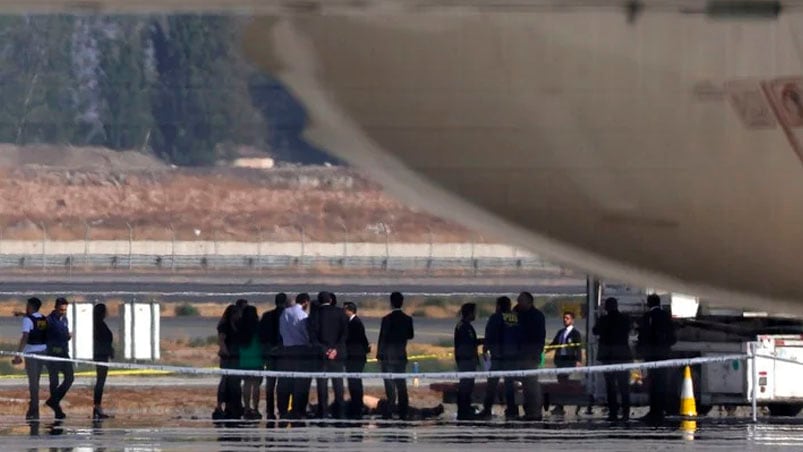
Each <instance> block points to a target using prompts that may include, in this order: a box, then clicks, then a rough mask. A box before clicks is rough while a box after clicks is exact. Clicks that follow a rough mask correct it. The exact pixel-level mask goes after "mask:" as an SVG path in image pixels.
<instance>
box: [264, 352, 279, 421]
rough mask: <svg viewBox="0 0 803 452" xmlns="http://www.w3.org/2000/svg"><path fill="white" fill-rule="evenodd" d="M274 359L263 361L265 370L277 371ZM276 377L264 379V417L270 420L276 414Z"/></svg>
mask: <svg viewBox="0 0 803 452" xmlns="http://www.w3.org/2000/svg"><path fill="white" fill-rule="evenodd" d="M276 364H277V361H276V359H275V358H268V359H266V360H265V369H267V370H278V367H277V366H276ZM276 380H277V378H276V377H265V417H266V418H267V419H270V418H271V416H275V415H276V414H275V413H276Z"/></svg>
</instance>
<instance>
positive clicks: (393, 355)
mask: <svg viewBox="0 0 803 452" xmlns="http://www.w3.org/2000/svg"><path fill="white" fill-rule="evenodd" d="M413 335H414V333H413V318H412V317H410V316H409V315H407V314H405V313H404V312H402V311H401V309H394V310H393V311H392V312H391V313H390V314H388V315H386V316H385V317H382V325H381V326H380V327H379V343H378V344H377V351H376V358H377V359H378V360H380V361H386V362H404V363H406V362H407V341H409V340H410V339H412V338H413Z"/></svg>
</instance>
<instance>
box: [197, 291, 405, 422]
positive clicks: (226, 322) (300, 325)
mask: <svg viewBox="0 0 803 452" xmlns="http://www.w3.org/2000/svg"><path fill="white" fill-rule="evenodd" d="M402 300H403V297H402V295H401V294H400V293H394V294H392V295H391V303H392V304H394V305H398V306H399V308H400V307H401V303H402ZM391 314H393V313H391ZM389 317H390V316H389ZM407 318H408V319H410V320H409V324H407V327H409V331H408V332H409V335H407V334H406V333H405V335H404V337H402V336H401V335H399V334H398V331H396V330H394V331H390V329H388V330H387V331H386V330H385V329H383V331H384V332H383V333H381V334H380V343H379V348H380V355H383V357H384V359H385V361H387V362H388V363H389V362H390V361H392V360H393V357H394V356H396V355H394V352H393V351H388V350H389V349H394V350H395V349H396V348H398V347H399V346H401V348H402V349H404V348H405V346H406V341H407V340H408V339H411V338H412V335H413V329H412V319H411V318H409V317H407ZM383 326H384V323H383ZM388 328H392V327H388ZM217 331H218V338H219V345H220V352H219V355H220V366H221V368H225V369H242V370H262V369H268V370H279V371H295V372H344V371H346V370H348V371H349V372H362V371H363V369H364V368H365V363H366V361H367V356H368V353H369V352H370V346H369V343H368V338H367V337H366V335H365V327H364V325H363V324H362V321H361V320H360V319H359V317H357V306H356V305H355V304H354V303H345V304H344V306H343V307H342V308H341V307H338V306H337V297H336V296H335V294H333V293H330V292H320V293H319V294H318V295H317V297H316V298H315V299H314V300H313V299H311V297H310V296H309V294H307V293H300V294H298V295H296V297H295V298H294V299H291V298H289V297H288V296H287V295H286V294H284V293H279V294H277V295H276V298H275V307H274V308H273V309H271V310H269V311H267V312H265V313H263V314H262V317H261V318H260V317H259V316H258V312H257V309H256V308H255V307H254V306H251V305H249V304H248V301H247V300H244V299H240V300H237V302H236V303H234V304H232V305H229V306H228V307H227V308H226V310H225V311H224V313H223V316H222V318H221V319H220V322H219V323H218V328H217ZM383 338H384V339H385V340H384V342H383V341H382V339H383ZM400 340H403V341H404V344H399V342H398V341H400ZM261 380H262V379H261V378H259V377H244V378H243V377H240V376H235V375H226V376H223V377H222V378H221V381H220V384H219V386H218V398H217V407H216V408H215V411H214V412H213V415H212V417H213V418H214V419H241V418H245V419H261V418H262V414H261V413H260V412H259V399H260V397H259V396H260V387H261V383H262V381H261ZM265 380H266V381H265V399H266V412H265V417H266V418H267V419H276V417H277V415H278V417H279V418H283V419H301V418H306V417H307V416H308V412H307V408H308V405H309V391H310V387H311V380H310V379H309V378H274V377H267V378H266V379H265ZM331 380H332V388H333V392H334V403H333V404H332V405H331V406H330V405H329V390H328V381H327V379H325V378H318V379H316V386H317V393H318V404H317V407H316V410H315V413H314V416H316V417H318V418H324V417H327V416H329V414H330V411H331V416H332V417H334V418H338V419H339V418H344V417H350V418H358V417H360V416H362V413H363V403H362V400H363V386H362V381H361V380H360V379H348V390H349V395H350V401H349V403H348V405H347V404H346V403H345V398H344V385H343V380H342V379H339V378H333V379H331ZM391 386H393V385H392V383H389V386H388V387H389V388H390V387H391ZM398 392H399V400H400V401H403V402H404V403H406V391H403V390H401V389H400V390H399V391H398ZM389 400H391V401H393V400H394V399H393V398H391V397H389Z"/></svg>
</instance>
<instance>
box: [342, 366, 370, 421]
mask: <svg viewBox="0 0 803 452" xmlns="http://www.w3.org/2000/svg"><path fill="white" fill-rule="evenodd" d="M365 361H366V360H365V357H364V356H363V357H361V358H356V359H347V360H346V372H352V373H362V372H363V371H364V370H365ZM348 386H349V398H350V399H351V400H349V405H348V408H347V410H346V415H347V416H348V417H350V418H352V419H359V418H361V417H362V410H363V403H362V396H363V388H362V378H349V379H348Z"/></svg>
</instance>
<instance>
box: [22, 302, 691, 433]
mask: <svg viewBox="0 0 803 452" xmlns="http://www.w3.org/2000/svg"><path fill="white" fill-rule="evenodd" d="M647 301H648V307H649V310H648V311H647V312H646V313H645V314H644V316H643V317H642V319H641V320H640V322H639V326H638V331H639V333H638V343H637V347H636V350H637V353H639V354H640V355H641V357H642V358H643V359H644V360H645V361H658V360H664V359H668V358H669V356H670V349H671V346H672V345H673V344H674V343H675V342H676V337H675V331H674V326H673V323H672V320H671V317H670V316H669V314H668V313H667V312H666V311H663V310H662V309H661V308H660V302H661V300H660V298H659V297H658V295H655V294H652V295H650V296H649V297H648V299H647ZM403 303H404V296H403V295H402V294H401V293H399V292H393V293H391V294H390V308H391V311H390V313H389V314H387V315H386V316H385V317H383V318H382V322H381V326H380V331H379V338H378V343H377V348H378V350H377V354H376V358H377V361H378V362H379V364H380V369H381V371H382V372H383V373H404V372H406V369H407V342H408V341H409V340H411V339H413V337H414V328H413V319H412V317H410V316H409V315H407V314H405V313H404V312H403V311H402V307H403ZM41 305H42V302H41V300H39V299H38V298H30V299H28V301H27V305H26V312H25V314H24V316H23V321H22V336H21V338H20V343H19V349H18V351H19V352H21V353H25V354H28V355H48V356H54V357H59V358H69V341H70V340H71V339H72V333H71V331H70V327H69V324H68V321H67V307H68V305H69V302H68V301H67V300H66V299H65V298H58V299H56V302H55V306H54V309H53V311H52V312H51V313H50V314H49V315H48V316H44V315H43V314H41V313H40V312H39V310H40V308H41ZM93 313H94V334H93V339H94V341H93V342H94V354H93V359H94V360H95V361H102V362H108V361H109V360H110V359H112V358H113V357H114V349H113V347H112V342H113V336H112V333H111V330H109V328H108V326H107V325H106V323H105V318H106V306H105V305H104V304H102V303H99V304H96V305H95V306H94V310H93ZM476 314H477V306H476V304H474V303H466V304H464V305H462V306H461V308H460V320H459V321H458V323H457V325H456V326H455V330H454V357H455V361H456V365H457V369H458V371H461V372H465V371H475V370H477V369H478V368H480V367H481V363H482V362H483V361H481V360H480V352H479V350H480V347H481V348H482V354H483V356H484V358H485V359H484V362H485V363H486V366H485V369H486V370H491V371H504V370H511V371H512V370H531V369H537V368H539V367H540V365H541V356H542V353H543V351H544V347H545V342H546V325H545V318H544V314H543V313H542V312H541V311H539V310H538V309H537V308H536V307H535V305H534V298H533V296H532V294H530V293H529V292H521V293H520V294H519V295H518V297H517V299H516V305H515V306H512V301H511V300H510V298H508V297H505V296H503V297H499V298H498V299H497V300H496V310H495V312H494V314H492V315H491V316H490V317H489V319H488V321H487V323H486V325H485V337H484V339H480V338H478V336H477V333H476V331H475V329H474V327H473V325H472V322H473V321H474V320H475V319H476ZM563 325H564V328H563V329H561V330H560V331H558V332H557V334H556V335H555V337H554V339H553V340H552V342H551V343H550V344H549V345H551V346H552V347H554V348H555V349H556V351H555V358H554V359H555V361H554V363H555V367H558V368H566V367H575V366H578V365H581V364H582V361H583V354H582V348H581V344H582V336H581V335H580V332H579V331H578V330H577V329H576V328H574V313H572V312H565V313H564V314H563ZM630 331H631V322H630V319H629V318H628V317H627V316H626V315H624V314H622V313H621V312H619V310H618V302H617V300H616V299H615V298H608V299H606V300H605V313H604V315H602V316H601V317H600V318H599V320H598V321H597V323H596V325H595V326H594V328H593V333H594V334H595V335H598V336H599V349H598V354H597V359H598V360H599V361H600V362H601V363H603V364H616V363H628V362H631V361H632V360H633V354H632V352H631V349H630V345H629V338H630ZM217 332H218V339H219V356H220V367H221V368H224V369H238V370H254V371H259V370H265V369H268V370H277V371H287V372H335V373H337V372H344V371H346V372H349V373H361V372H363V370H364V369H365V365H366V362H367V357H368V354H369V353H370V351H371V347H370V345H369V342H368V338H367V337H366V334H365V326H364V325H363V323H362V321H361V320H360V318H359V317H358V316H357V306H356V305H355V304H354V303H351V302H348V303H344V305H343V306H342V308H341V307H339V306H338V305H337V297H336V296H335V294H333V293H331V292H320V293H318V294H317V296H316V297H315V298H314V299H312V298H311V297H310V295H309V294H307V293H300V294H298V295H296V296H295V298H289V297H288V296H287V295H286V294H284V293H279V294H277V295H276V297H275V307H274V308H273V309H271V310H269V311H267V312H264V313H263V314H262V316H261V317H260V316H259V313H258V312H257V309H256V307H254V306H252V305H250V304H249V303H248V301H247V300H245V299H240V300H237V301H236V302H235V303H234V304H231V305H229V306H227V307H226V309H225V311H224V313H223V315H222V317H221V319H220V321H219V322H218V326H217ZM21 361H22V360H21V358H20V357H15V358H14V361H13V362H14V363H15V364H19V363H20V362H21ZM43 367H46V368H47V371H48V374H49V377H50V397H49V398H48V399H47V400H46V401H45V405H47V406H48V407H50V408H51V409H52V410H53V412H54V415H55V417H56V418H57V419H63V418H65V417H66V415H65V413H64V411H63V410H62V408H61V401H62V400H63V399H64V397H65V396H66V394H67V392H68V391H69V389H70V387H71V385H72V383H73V364H72V363H71V362H69V361H51V360H41V359H36V358H35V356H29V357H28V359H25V370H26V373H27V375H28V383H29V389H30V404H29V408H28V411H27V413H26V419H32V420H35V419H39V395H38V394H39V377H40V375H41V373H42V369H43ZM96 372H97V378H96V384H95V388H94V407H93V413H92V415H93V418H94V419H96V420H100V419H105V418H107V417H109V416H108V415H107V414H106V413H104V411H103V408H102V399H103V388H104V385H105V381H106V376H107V372H108V367H104V366H96ZM60 375H61V378H60ZM667 375H668V374H667V370H666V369H654V370H650V373H649V377H650V411H649V413H648V414H647V416H645V418H644V420H645V421H647V422H650V423H659V422H661V421H662V420H663V418H664V415H665V413H666V392H665V391H666V386H667ZM604 378H605V386H606V393H607V401H608V418H609V420H612V421H613V420H617V419H618V416H619V413H620V412H621V418H622V419H624V420H627V419H629V416H630V381H629V372H628V371H619V372H607V373H605V374H604ZM499 380H500V379H499V378H489V379H488V380H487V390H486V394H485V399H484V403H483V408H482V410H481V411H477V410H475V409H474V407H473V405H472V394H473V391H474V378H461V379H460V381H459V384H458V396H457V418H458V419H459V420H477V419H489V418H490V417H491V415H492V412H491V410H492V407H493V405H494V404H495V402H497V401H498V398H497V395H498V389H499ZM558 380H559V382H560V381H562V382H565V381H567V380H568V375H561V376H560V377H559V378H558ZM516 381H520V382H521V384H522V388H523V395H524V398H523V406H524V416H523V418H522V419H523V420H536V421H537V420H540V419H542V411H543V398H542V395H541V389H540V385H539V383H538V378H537V377H536V376H525V377H516V376H512V377H505V378H504V385H503V388H504V400H505V404H506V408H505V417H506V418H507V419H519V414H520V413H519V407H518V405H517V403H516V397H515V392H516V389H515V383H516ZM311 383H312V382H311V379H310V378H298V377H295V378H294V377H279V378H275V377H266V378H265V399H266V412H265V417H266V418H267V419H276V418H277V416H278V418H280V419H302V418H306V417H308V416H310V415H311V416H313V417H316V418H326V417H329V416H331V417H333V418H336V419H341V418H352V419H357V418H360V417H361V416H363V414H364V413H365V412H366V409H371V408H373V409H374V411H377V410H378V414H380V415H381V416H382V417H383V418H385V419H390V418H392V417H393V416H394V415H397V416H398V417H399V418H400V419H409V418H411V408H410V403H409V397H408V393H407V385H406V379H404V378H398V379H388V380H385V382H384V385H385V395H386V399H385V400H382V401H377V403H376V406H374V407H371V406H369V407H366V404H365V403H364V393H363V385H362V380H361V379H360V378H349V379H347V385H348V392H349V400H348V402H346V400H345V394H344V392H345V388H344V384H343V379H341V378H331V384H332V388H333V393H334V401H333V403H332V404H330V403H329V390H328V383H329V382H328V381H327V379H326V378H316V387H317V396H318V403H317V405H315V408H314V410H313V411H312V412H311V413H310V412H308V408H309V392H310V388H311ZM261 386H262V378H261V377H251V376H238V375H225V376H222V377H221V380H220V384H219V385H218V391H217V406H216V408H215V410H214V412H213V416H212V417H213V419H261V418H262V414H261V413H260V412H259V404H260V392H261ZM412 410H413V411H415V409H412ZM420 412H421V410H417V411H416V413H418V415H419V416H420V414H421V413H420ZM426 412H438V408H437V407H436V408H435V409H431V410H429V411H426ZM440 412H442V408H440ZM553 413H557V414H563V407H562V406H556V408H555V410H554V411H553Z"/></svg>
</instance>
